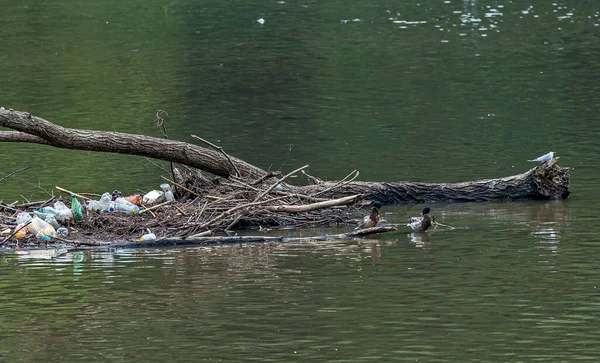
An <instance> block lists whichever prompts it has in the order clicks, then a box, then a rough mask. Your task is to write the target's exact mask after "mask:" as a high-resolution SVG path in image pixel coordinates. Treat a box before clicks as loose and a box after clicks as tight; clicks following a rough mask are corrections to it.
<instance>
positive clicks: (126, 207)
mask: <svg viewBox="0 0 600 363" xmlns="http://www.w3.org/2000/svg"><path fill="white" fill-rule="evenodd" d="M115 209H116V210H117V211H118V212H121V213H127V214H136V213H139V211H140V207H138V206H137V205H135V204H132V203H130V202H129V201H127V200H126V199H125V198H117V199H115Z"/></svg>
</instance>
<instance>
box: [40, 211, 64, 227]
mask: <svg viewBox="0 0 600 363" xmlns="http://www.w3.org/2000/svg"><path fill="white" fill-rule="evenodd" d="M44 221H46V223H48V224H49V225H51V226H52V227H54V229H57V228H58V227H60V226H59V225H58V222H57V221H56V218H55V217H54V216H53V215H51V214H48V215H47V216H46V218H45V219H44Z"/></svg>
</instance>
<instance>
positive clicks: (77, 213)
mask: <svg viewBox="0 0 600 363" xmlns="http://www.w3.org/2000/svg"><path fill="white" fill-rule="evenodd" d="M71 212H73V219H74V220H76V221H82V220H83V210H82V208H81V204H80V203H79V201H78V200H77V198H76V197H75V194H71Z"/></svg>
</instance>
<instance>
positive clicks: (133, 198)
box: [125, 194, 142, 205]
mask: <svg viewBox="0 0 600 363" xmlns="http://www.w3.org/2000/svg"><path fill="white" fill-rule="evenodd" d="M125 200H126V201H128V202H129V203H131V204H135V205H142V197H141V196H140V195H139V194H134V195H130V196H128V197H125Z"/></svg>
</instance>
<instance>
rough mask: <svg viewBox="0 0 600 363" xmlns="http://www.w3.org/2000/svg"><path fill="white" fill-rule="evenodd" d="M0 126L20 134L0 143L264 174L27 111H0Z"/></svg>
mask: <svg viewBox="0 0 600 363" xmlns="http://www.w3.org/2000/svg"><path fill="white" fill-rule="evenodd" d="M0 126H4V127H7V128H9V129H13V130H17V131H20V132H14V131H13V132H11V131H2V132H0V141H4V142H33V143H38V144H44V145H50V146H54V147H59V148H63V149H75V150H87V151H102V152H111V153H120V154H132V155H140V156H148V157H151V158H155V159H162V160H166V161H173V162H176V163H180V164H185V165H189V166H193V167H196V168H198V169H202V170H204V171H207V172H209V173H212V174H215V175H218V176H222V177H225V178H227V177H229V176H230V175H235V174H236V168H237V170H239V171H240V174H241V175H240V177H243V178H250V179H257V178H260V177H262V176H263V175H265V174H266V172H265V171H264V170H262V169H260V168H258V167H256V166H254V165H251V164H248V163H246V162H245V161H243V160H240V159H236V158H231V162H230V161H229V160H228V159H227V158H226V157H225V155H224V154H223V153H221V152H218V151H214V150H210V149H206V148H203V147H200V146H197V145H193V144H188V143H186V142H181V141H173V140H167V139H159V138H156V137H150V136H144V135H134V134H126V133H122V132H108V131H94V130H80V129H70V128H66V127H62V126H58V125H55V124H53V123H51V122H49V121H46V120H44V119H42V118H39V117H36V116H33V115H31V114H30V113H27V112H20V111H11V110H0ZM233 164H235V166H234V165H233Z"/></svg>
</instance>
